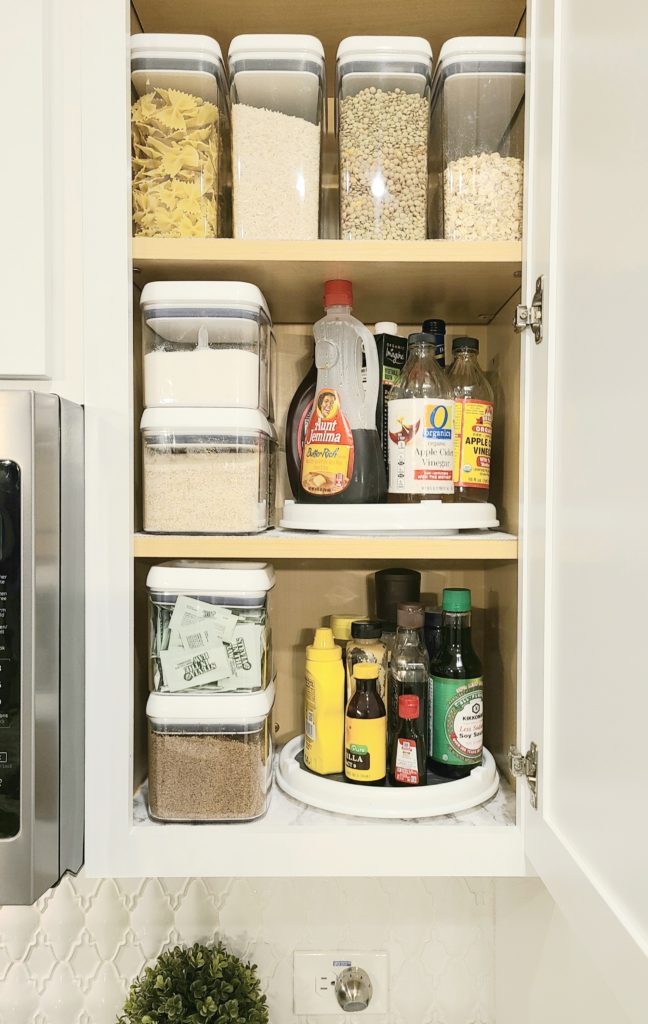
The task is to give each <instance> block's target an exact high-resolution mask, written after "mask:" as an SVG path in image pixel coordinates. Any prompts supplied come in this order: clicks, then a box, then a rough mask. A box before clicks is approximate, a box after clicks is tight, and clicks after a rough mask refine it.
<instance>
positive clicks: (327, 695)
mask: <svg viewBox="0 0 648 1024" xmlns="http://www.w3.org/2000/svg"><path fill="white" fill-rule="evenodd" d="M305 705H306V706H305V710H304V764H305V765H306V767H307V768H310V770H311V771H312V772H317V774H318V775H334V774H335V773H336V772H342V771H344V666H343V664H342V648H341V647H338V645H337V644H336V643H335V641H334V640H333V632H332V630H330V629H316V630H315V636H314V638H313V643H312V644H309V645H308V647H307V648H306V692H305Z"/></svg>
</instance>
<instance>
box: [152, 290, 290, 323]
mask: <svg viewBox="0 0 648 1024" xmlns="http://www.w3.org/2000/svg"><path fill="white" fill-rule="evenodd" d="M140 307H141V309H142V313H143V314H144V317H145V319H146V320H147V322H149V321H150V320H152V319H154V318H157V317H164V316H165V315H166V316H173V317H209V316H240V317H245V314H246V313H248V314H249V313H251V314H253V315H255V316H258V314H259V312H260V311H263V312H264V313H265V315H266V316H267V318H268V320H269V321H270V322H272V321H271V317H270V310H269V309H268V303H267V302H266V300H265V298H264V296H263V293H262V291H261V289H260V288H257V286H256V285H255V284H248V283H247V281H151V282H150V283H149V284H146V285H144V288H143V289H142V294H141V297H140Z"/></svg>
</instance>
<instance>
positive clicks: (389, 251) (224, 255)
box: [132, 238, 522, 266]
mask: <svg viewBox="0 0 648 1024" xmlns="http://www.w3.org/2000/svg"><path fill="white" fill-rule="evenodd" d="M132 256H133V262H134V264H135V265H137V266H139V265H140V264H146V263H147V262H148V261H152V262H155V263H163V262H166V261H168V262H171V263H177V262H183V261H187V262H189V263H197V262H203V261H213V262H216V263H242V262H246V261H254V262H256V261H263V262H264V263H330V262H333V263H334V262H339V263H419V264H420V263H468V264H473V263H507V264H508V263H521V261H522V243H521V242H451V241H445V240H444V239H428V240H426V241H420V242H380V241H375V242H352V241H344V240H339V239H325V238H323V239H319V240H317V241H312V242H284V241H248V240H246V241H241V240H239V239H232V238H134V239H133V241H132Z"/></svg>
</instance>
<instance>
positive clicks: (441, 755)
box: [432, 676, 484, 765]
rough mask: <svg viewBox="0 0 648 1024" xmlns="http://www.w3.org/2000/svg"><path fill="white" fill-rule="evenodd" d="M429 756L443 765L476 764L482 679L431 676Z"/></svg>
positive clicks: (479, 748) (481, 732) (481, 723)
mask: <svg viewBox="0 0 648 1024" xmlns="http://www.w3.org/2000/svg"><path fill="white" fill-rule="evenodd" d="M433 691H434V711H433V717H432V756H433V757H434V760H435V761H443V762H444V763H445V764H453V765H472V764H479V763H480V762H481V758H482V746H483V735H484V681H483V678H482V677H481V676H479V677H477V678H475V679H444V678H443V677H441V676H433Z"/></svg>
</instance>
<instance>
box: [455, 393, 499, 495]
mask: <svg viewBox="0 0 648 1024" xmlns="http://www.w3.org/2000/svg"><path fill="white" fill-rule="evenodd" d="M492 441H493V405H492V403H491V402H480V401H477V400H475V399H472V398H463V399H456V400H455V408H454V482H455V486H456V487H476V488H481V489H482V490H486V489H487V488H488V485H489V482H490V466H491V445H492Z"/></svg>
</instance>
